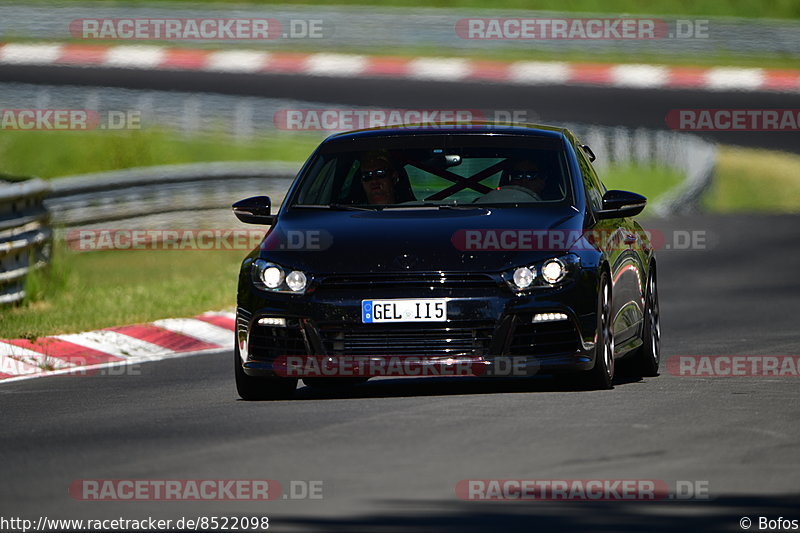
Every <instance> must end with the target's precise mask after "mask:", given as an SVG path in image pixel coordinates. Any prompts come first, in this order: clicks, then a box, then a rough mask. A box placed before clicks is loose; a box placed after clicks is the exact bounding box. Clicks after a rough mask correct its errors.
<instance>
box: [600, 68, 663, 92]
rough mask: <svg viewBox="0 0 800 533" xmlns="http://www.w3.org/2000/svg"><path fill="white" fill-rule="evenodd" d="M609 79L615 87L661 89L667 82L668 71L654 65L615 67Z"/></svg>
mask: <svg viewBox="0 0 800 533" xmlns="http://www.w3.org/2000/svg"><path fill="white" fill-rule="evenodd" d="M611 79H612V83H613V84H614V85H616V86H617V87H662V86H664V85H665V84H666V83H667V81H668V80H669V70H668V69H667V68H665V67H657V66H654V65H616V66H615V67H613V68H612V69H611Z"/></svg>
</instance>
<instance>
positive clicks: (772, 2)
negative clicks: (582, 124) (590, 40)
mask: <svg viewBox="0 0 800 533" xmlns="http://www.w3.org/2000/svg"><path fill="white" fill-rule="evenodd" d="M183 1H184V2H185V3H190V4H195V3H197V0H183ZM202 1H203V3H208V4H212V3H213V4H217V5H221V6H225V5H229V6H233V5H240V4H242V3H244V2H242V0H222V1H220V0H202ZM46 2H47V0H34V1H33V3H34V4H37V3H46ZM63 3H66V2H63V1H62V4H63ZM85 3H86V2H84V1H81V2H80V5H83V4H85ZM95 3H96V4H100V5H113V4H118V5H119V4H125V5H131V4H133V5H151V4H158V3H178V4H180V3H181V1H178V2H175V0H146V1H142V0H101V1H96V2H95ZM249 3H251V4H258V5H265V6H266V5H271V4H293V5H310V6H339V5H349V6H365V5H366V6H377V5H380V6H381V7H388V6H396V7H444V8H465V9H474V10H476V11H477V10H482V11H487V9H491V10H493V11H497V10H501V9H534V10H551V11H570V12H585V13H625V14H649V15H682V16H701V15H708V16H719V17H725V16H730V17H752V18H788V19H796V18H800V4H798V2H797V1H796V0H762V1H755V0H650V1H648V2H645V1H642V0H495V1H494V2H491V3H490V4H488V3H487V2H486V1H485V0H427V1H423V0H383V1H381V2H378V1H377V0H254V1H251V2H249Z"/></svg>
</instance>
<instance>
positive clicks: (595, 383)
mask: <svg viewBox="0 0 800 533" xmlns="http://www.w3.org/2000/svg"><path fill="white" fill-rule="evenodd" d="M594 351H595V352H594V353H595V355H594V368H592V369H591V370H589V371H587V372H584V373H583V375H582V378H583V379H584V381H585V385H586V387H587V388H590V389H610V388H611V387H612V384H613V382H614V366H615V365H614V331H613V318H612V316H611V283H610V282H609V280H608V274H606V273H605V272H603V274H602V275H601V276H600V290H599V291H598V294H597V333H596V335H595V348H594Z"/></svg>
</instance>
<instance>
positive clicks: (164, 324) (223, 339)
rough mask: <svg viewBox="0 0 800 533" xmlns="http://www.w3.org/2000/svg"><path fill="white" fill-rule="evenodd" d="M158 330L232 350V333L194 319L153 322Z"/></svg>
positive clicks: (169, 319) (171, 319) (168, 319)
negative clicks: (179, 334) (162, 329)
mask: <svg viewBox="0 0 800 533" xmlns="http://www.w3.org/2000/svg"><path fill="white" fill-rule="evenodd" d="M153 324H155V325H156V326H158V327H160V328H164V329H167V330H169V331H174V332H175V333H182V334H183V335H188V336H189V337H194V338H195V339H200V340H201V341H205V342H209V343H211V344H216V345H217V346H220V347H222V348H226V349H231V350H232V349H233V331H231V330H229V329H225V328H221V327H219V326H215V325H214V324H209V323H208V322H203V321H202V320H197V319H194V318H165V319H164V320H156V321H155V322H153Z"/></svg>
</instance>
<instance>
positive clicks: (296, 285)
mask: <svg viewBox="0 0 800 533" xmlns="http://www.w3.org/2000/svg"><path fill="white" fill-rule="evenodd" d="M286 284H287V285H288V286H289V288H290V289H292V290H293V291H294V292H298V291H302V290H303V289H305V288H306V275H305V274H303V273H302V272H300V271H299V270H293V271H292V272H290V273H289V275H288V276H286Z"/></svg>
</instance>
